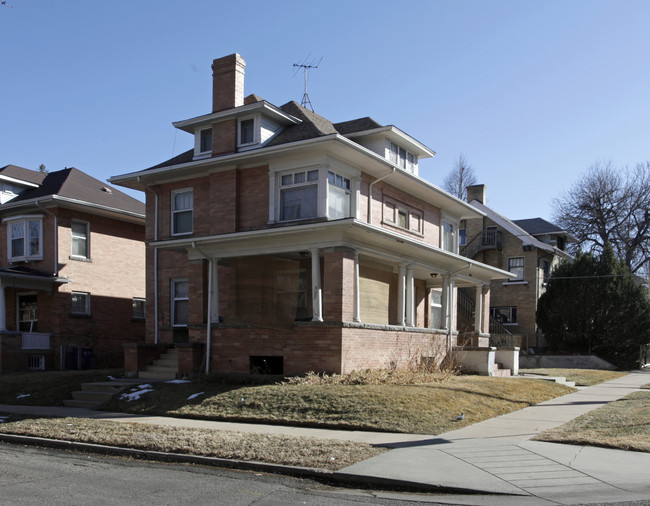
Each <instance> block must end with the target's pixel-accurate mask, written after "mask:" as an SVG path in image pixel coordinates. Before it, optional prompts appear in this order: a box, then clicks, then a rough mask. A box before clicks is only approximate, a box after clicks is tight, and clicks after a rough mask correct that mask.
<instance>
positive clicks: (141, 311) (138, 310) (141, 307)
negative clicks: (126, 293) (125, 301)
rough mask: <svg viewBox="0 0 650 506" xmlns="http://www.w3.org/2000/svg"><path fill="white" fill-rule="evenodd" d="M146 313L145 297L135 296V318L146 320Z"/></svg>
mask: <svg viewBox="0 0 650 506" xmlns="http://www.w3.org/2000/svg"><path fill="white" fill-rule="evenodd" d="M144 315H145V299H141V298H138V297H134V298H133V319H134V320H144Z"/></svg>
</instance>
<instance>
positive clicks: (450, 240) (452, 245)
mask: <svg viewBox="0 0 650 506" xmlns="http://www.w3.org/2000/svg"><path fill="white" fill-rule="evenodd" d="M440 245H441V247H442V249H444V250H445V251H451V252H452V253H455V252H456V242H455V237H454V225H453V224H452V223H449V222H448V221H443V222H442V239H441V243H440Z"/></svg>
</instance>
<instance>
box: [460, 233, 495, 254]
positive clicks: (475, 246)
mask: <svg viewBox="0 0 650 506" xmlns="http://www.w3.org/2000/svg"><path fill="white" fill-rule="evenodd" d="M502 242H503V240H502V234H501V231H500V230H495V229H492V228H489V229H486V230H483V231H482V232H479V233H478V234H476V235H475V236H474V237H472V239H471V240H470V241H469V242H468V243H467V244H465V245H464V246H461V247H460V254H461V255H462V256H464V257H467V258H474V256H475V255H476V254H477V253H478V252H479V251H483V250H485V249H499V250H500V249H501V247H502Z"/></svg>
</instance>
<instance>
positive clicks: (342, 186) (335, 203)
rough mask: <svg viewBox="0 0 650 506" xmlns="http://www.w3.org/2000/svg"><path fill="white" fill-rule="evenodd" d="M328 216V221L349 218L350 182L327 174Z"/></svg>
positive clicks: (339, 176) (341, 177)
mask: <svg viewBox="0 0 650 506" xmlns="http://www.w3.org/2000/svg"><path fill="white" fill-rule="evenodd" d="M327 182H328V191H327V200H328V208H329V209H328V216H329V219H330V220H338V219H341V218H348V217H349V216H350V180H349V179H348V178H347V177H343V176H341V175H340V174H336V173H335V172H331V171H329V172H328V173H327Z"/></svg>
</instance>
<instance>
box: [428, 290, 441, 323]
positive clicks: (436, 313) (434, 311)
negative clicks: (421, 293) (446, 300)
mask: <svg viewBox="0 0 650 506" xmlns="http://www.w3.org/2000/svg"><path fill="white" fill-rule="evenodd" d="M430 327H431V328H432V329H442V328H444V327H443V323H442V292H441V291H439V290H431V325H430Z"/></svg>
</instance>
